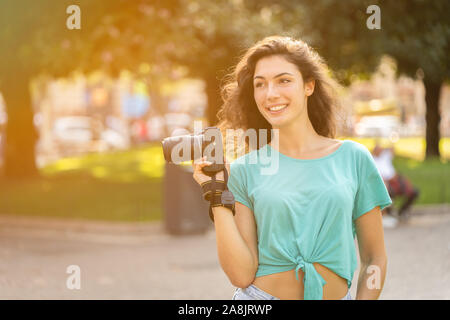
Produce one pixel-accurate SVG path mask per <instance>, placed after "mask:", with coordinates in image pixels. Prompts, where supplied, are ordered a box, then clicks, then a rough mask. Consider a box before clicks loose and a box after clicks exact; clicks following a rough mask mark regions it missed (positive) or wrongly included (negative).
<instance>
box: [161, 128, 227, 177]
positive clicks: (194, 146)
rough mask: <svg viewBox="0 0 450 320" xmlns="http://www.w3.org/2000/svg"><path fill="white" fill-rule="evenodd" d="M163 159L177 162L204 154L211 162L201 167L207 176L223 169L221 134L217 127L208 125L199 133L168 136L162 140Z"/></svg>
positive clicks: (197, 157)
mask: <svg viewBox="0 0 450 320" xmlns="http://www.w3.org/2000/svg"><path fill="white" fill-rule="evenodd" d="M161 143H162V148H163V153H164V159H165V160H166V161H167V162H169V163H174V164H179V163H181V162H184V161H190V160H196V159H200V158H202V157H204V156H206V160H207V161H210V162H212V163H213V164H212V165H210V166H206V167H204V168H203V172H204V173H205V174H207V175H209V176H212V175H215V174H216V173H217V172H219V171H222V170H223V169H224V167H225V166H224V156H223V144H222V134H221V132H220V129H219V128H217V127H208V128H206V129H205V130H203V131H202V132H201V133H200V134H189V135H182V136H174V137H168V138H165V139H163V140H162V142H161Z"/></svg>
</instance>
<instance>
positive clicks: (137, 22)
mask: <svg viewBox="0 0 450 320" xmlns="http://www.w3.org/2000/svg"><path fill="white" fill-rule="evenodd" d="M73 4H76V5H78V6H79V7H80V9H81V29H79V30H78V29H73V30H69V29H68V28H67V27H66V20H67V19H68V17H69V16H70V13H66V9H67V8H68V7H69V6H70V5H73ZM176 4H177V0H173V1H172V0H167V1H136V2H133V3H132V4H130V2H129V1H125V0H110V1H100V0H92V1H90V0H79V1H72V0H58V1H54V0H40V1H33V0H21V1H14V0H4V1H2V2H1V3H0V50H1V52H2V59H1V60H0V91H1V92H2V94H3V97H4V101H5V104H6V110H7V115H8V122H7V126H6V144H5V153H4V175H5V177H7V178H21V177H32V176H36V175H37V174H38V173H37V169H36V164H35V151H34V146H35V142H36V139H37V133H36V130H35V128H34V125H33V111H32V107H31V103H32V101H31V96H30V90H29V86H30V81H31V80H32V79H33V78H34V77H36V76H38V75H40V74H42V73H46V74H48V75H51V76H55V77H62V76H67V75H69V74H70V73H71V72H72V71H75V70H79V71H82V72H90V71H92V70H95V69H103V70H106V71H108V72H110V73H111V74H112V75H115V74H117V72H118V71H119V70H121V69H122V68H128V69H130V70H133V71H134V70H136V69H137V68H138V66H139V65H140V64H141V63H142V62H143V61H152V62H155V63H157V62H158V61H159V60H160V58H159V53H160V52H161V51H164V50H163V48H164V44H165V43H166V42H167V41H160V39H165V37H166V35H167V34H170V30H169V29H170V25H169V24H167V23H165V21H166V20H167V19H166V18H167V16H170V15H171V14H173V12H174V11H176V8H177V5H176ZM143 21H145V23H146V24H150V25H152V28H151V30H146V29H144V28H143ZM149 34H151V37H147V36H148V35H149ZM149 48H151V50H149Z"/></svg>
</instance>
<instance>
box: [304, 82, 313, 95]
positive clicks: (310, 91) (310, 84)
mask: <svg viewBox="0 0 450 320" xmlns="http://www.w3.org/2000/svg"><path fill="white" fill-rule="evenodd" d="M314 85H315V81H314V80H309V81H308V82H306V83H305V94H306V96H308V97H309V96H310V95H312V94H313V93H314Z"/></svg>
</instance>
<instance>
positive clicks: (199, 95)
mask: <svg viewBox="0 0 450 320" xmlns="http://www.w3.org/2000/svg"><path fill="white" fill-rule="evenodd" d="M32 96H33V108H34V114H35V116H34V124H35V126H36V127H37V129H38V131H39V133H40V139H39V141H38V142H37V145H36V151H37V152H36V153H37V158H38V159H37V163H38V165H39V166H40V165H43V164H45V163H47V162H49V161H53V160H56V159H58V158H60V157H64V156H72V155H77V154H83V153H87V152H102V151H107V150H115V149H126V148H129V147H130V146H133V145H138V144H141V143H147V142H152V141H159V140H161V139H162V138H164V137H165V136H168V135H170V134H171V133H172V132H173V131H174V130H177V129H181V128H182V129H186V130H188V131H192V129H193V121H194V120H196V119H198V118H201V117H203V114H204V111H205V109H206V96H205V94H204V92H203V83H202V82H201V81H198V80H186V79H184V80H182V81H178V82H174V84H171V86H170V90H166V92H159V91H156V92H149V88H148V86H147V85H146V84H145V83H143V82H142V81H137V80H135V79H133V77H132V76H131V75H130V74H127V73H125V75H124V76H121V77H119V78H118V79H111V78H108V77H105V76H103V75H101V74H94V75H92V76H89V77H84V76H81V75H77V76H74V77H72V78H65V79H57V80H52V81H49V80H42V79H41V81H40V82H39V81H38V82H37V83H36V84H35V86H34V90H33V95H32ZM0 107H1V101H0ZM1 120H2V113H1V108H0V128H1ZM1 137H2V136H1V131H0V139H1ZM0 148H1V140H0ZM0 151H1V149H0Z"/></svg>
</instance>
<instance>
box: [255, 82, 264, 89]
mask: <svg viewBox="0 0 450 320" xmlns="http://www.w3.org/2000/svg"><path fill="white" fill-rule="evenodd" d="M262 86H263V83H262V82H258V83H256V84H255V88H261V87H262Z"/></svg>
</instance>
